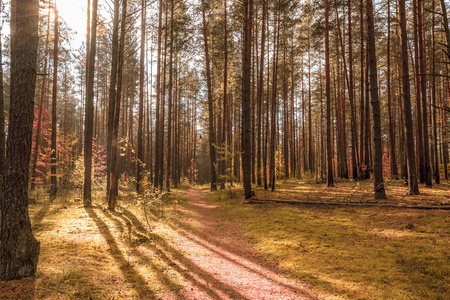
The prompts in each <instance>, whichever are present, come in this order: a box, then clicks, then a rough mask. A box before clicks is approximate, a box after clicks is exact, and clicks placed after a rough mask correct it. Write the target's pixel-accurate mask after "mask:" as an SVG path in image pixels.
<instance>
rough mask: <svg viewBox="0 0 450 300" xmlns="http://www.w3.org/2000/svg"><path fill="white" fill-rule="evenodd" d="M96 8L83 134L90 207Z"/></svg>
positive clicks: (94, 6)
mask: <svg viewBox="0 0 450 300" xmlns="http://www.w3.org/2000/svg"><path fill="white" fill-rule="evenodd" d="M97 7H98V0H93V2H92V26H91V42H90V43H91V47H90V49H89V64H88V74H89V76H88V82H87V97H86V111H85V115H86V120H85V128H84V130H85V132H84V194H83V205H84V206H91V205H92V196H91V186H92V135H93V131H94V127H93V125H94V115H93V113H94V70H95V52H96V41H97Z"/></svg>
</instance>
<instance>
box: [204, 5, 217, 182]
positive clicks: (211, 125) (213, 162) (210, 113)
mask: <svg viewBox="0 0 450 300" xmlns="http://www.w3.org/2000/svg"><path fill="white" fill-rule="evenodd" d="M205 10H206V7H205V1H204V0H202V21H203V28H202V31H203V42H204V50H205V69H206V85H207V88H208V119H209V152H210V158H211V191H216V190H217V172H216V165H217V159H216V148H215V144H216V134H215V130H214V102H213V101H214V100H213V95H212V85H211V67H210V62H209V50H208V30H207V23H206V12H205Z"/></svg>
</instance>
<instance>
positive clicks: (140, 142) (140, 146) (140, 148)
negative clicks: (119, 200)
mask: <svg viewBox="0 0 450 300" xmlns="http://www.w3.org/2000/svg"><path fill="white" fill-rule="evenodd" d="M145 5H146V0H141V53H140V60H139V65H140V67H139V117H138V118H139V119H138V123H139V124H138V136H137V139H138V145H137V166H136V170H137V174H136V191H137V192H138V193H140V192H141V188H140V187H141V176H142V174H141V173H142V172H143V170H144V168H143V164H144V132H143V130H144V128H143V127H144V126H143V123H144V77H145V76H144V75H145V24H146V23H145V17H146V15H145V14H146V8H145Z"/></svg>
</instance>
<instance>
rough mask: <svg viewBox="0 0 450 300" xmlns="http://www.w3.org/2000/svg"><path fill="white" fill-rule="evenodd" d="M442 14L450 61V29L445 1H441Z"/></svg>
mask: <svg viewBox="0 0 450 300" xmlns="http://www.w3.org/2000/svg"><path fill="white" fill-rule="evenodd" d="M440 2H441V13H442V21H443V22H442V25H443V26H444V32H445V38H446V40H447V45H446V48H447V50H444V51H446V54H447V60H449V59H450V29H449V26H448V16H447V7H446V6H445V0H441V1H440Z"/></svg>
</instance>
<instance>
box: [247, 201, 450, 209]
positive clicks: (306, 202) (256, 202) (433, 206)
mask: <svg viewBox="0 0 450 300" xmlns="http://www.w3.org/2000/svg"><path fill="white" fill-rule="evenodd" d="M243 203H244V204H269V203H274V204H288V205H325V206H363V207H364V206H368V207H392V208H411V209H427V210H429V209H441V210H450V205H408V204H394V203H376V202H323V201H298V200H274V199H256V198H250V199H248V200H246V201H244V202H243Z"/></svg>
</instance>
